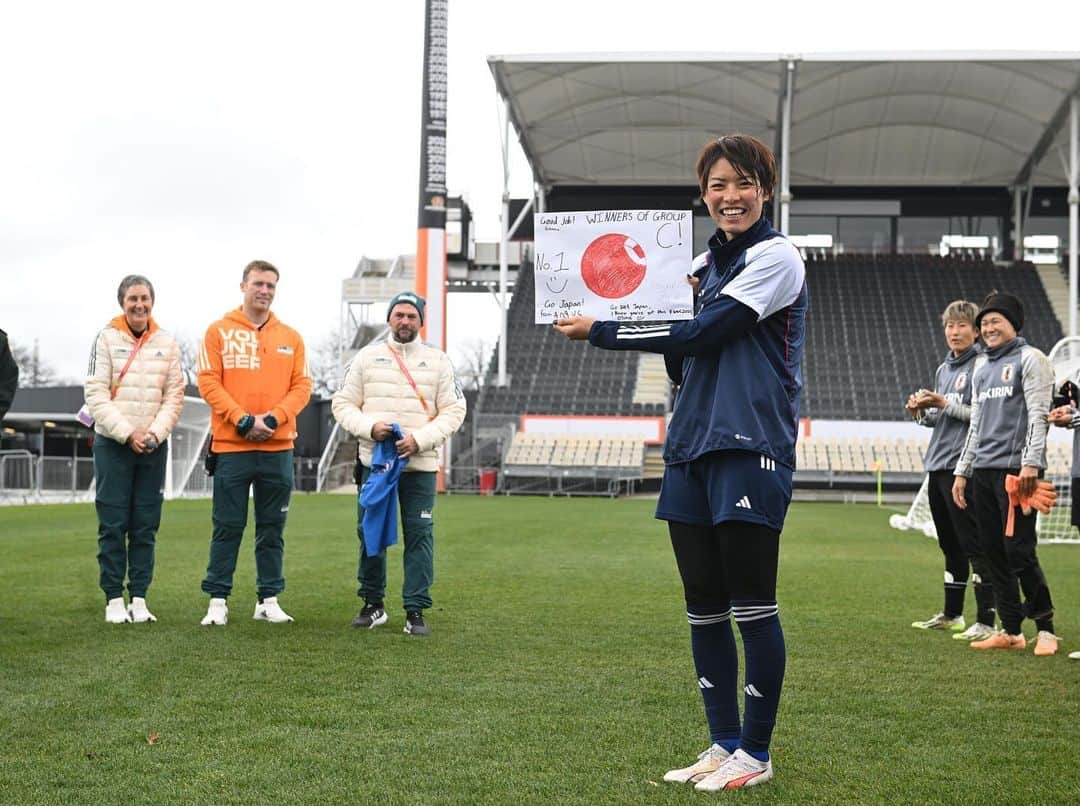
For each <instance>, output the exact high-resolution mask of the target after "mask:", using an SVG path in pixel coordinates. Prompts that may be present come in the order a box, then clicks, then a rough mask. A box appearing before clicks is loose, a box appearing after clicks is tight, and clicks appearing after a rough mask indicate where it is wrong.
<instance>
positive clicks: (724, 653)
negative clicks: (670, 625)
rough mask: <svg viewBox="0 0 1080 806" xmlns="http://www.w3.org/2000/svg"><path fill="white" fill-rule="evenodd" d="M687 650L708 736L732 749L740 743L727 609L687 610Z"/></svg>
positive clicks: (734, 656)
mask: <svg viewBox="0 0 1080 806" xmlns="http://www.w3.org/2000/svg"><path fill="white" fill-rule="evenodd" d="M686 618H687V620H688V621H689V622H690V649H691V651H692V652H693V654H694V668H695V670H696V671H697V676H698V687H699V688H700V689H701V699H702V701H703V702H704V704H705V720H706V721H707V722H708V724H709V736H710V738H711V739H712V741H713V742H714V743H716V744H719V745H721V746H723V747H724V748H725V749H726V750H728V751H734V750H735V748H736V747H737V746H738V744H739V735H740V729H739V655H738V650H737V649H736V647H735V634H734V631H733V630H732V629H731V610H730V608H729V609H727V610H724V611H722V612H719V613H700V612H691V611H689V610H687V612H686Z"/></svg>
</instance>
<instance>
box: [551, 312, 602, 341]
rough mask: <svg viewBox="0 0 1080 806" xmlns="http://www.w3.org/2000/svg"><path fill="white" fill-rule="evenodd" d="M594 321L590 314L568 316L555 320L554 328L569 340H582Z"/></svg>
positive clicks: (587, 336)
mask: <svg viewBox="0 0 1080 806" xmlns="http://www.w3.org/2000/svg"><path fill="white" fill-rule="evenodd" d="M595 321H596V320H595V319H593V318H592V317H591V316H570V317H567V318H566V319H559V320H558V321H557V322H555V329H556V330H557V331H559V332H560V333H562V334H563V335H564V336H566V338H568V339H570V340H571V341H584V340H585V339H587V338H589V330H590V329H591V328H592V326H593V322H595Z"/></svg>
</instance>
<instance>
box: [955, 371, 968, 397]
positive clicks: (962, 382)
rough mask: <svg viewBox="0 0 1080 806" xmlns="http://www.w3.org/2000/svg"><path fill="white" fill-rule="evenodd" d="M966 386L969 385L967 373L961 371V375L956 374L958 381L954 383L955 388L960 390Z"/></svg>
mask: <svg viewBox="0 0 1080 806" xmlns="http://www.w3.org/2000/svg"><path fill="white" fill-rule="evenodd" d="M965 386H967V373H966V372H961V373H960V374H959V375H957V376H956V383H955V384H953V389H955V390H956V391H957V392H959V391H960V390H961V389H963V388H964V387H965Z"/></svg>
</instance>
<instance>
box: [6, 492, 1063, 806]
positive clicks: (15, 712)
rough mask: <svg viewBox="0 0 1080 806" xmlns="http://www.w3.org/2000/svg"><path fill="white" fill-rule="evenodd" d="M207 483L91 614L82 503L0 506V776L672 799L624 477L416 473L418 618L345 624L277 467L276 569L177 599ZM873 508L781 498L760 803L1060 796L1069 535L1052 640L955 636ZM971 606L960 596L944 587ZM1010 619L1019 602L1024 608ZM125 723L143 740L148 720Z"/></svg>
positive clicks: (676, 661) (308, 513)
mask: <svg viewBox="0 0 1080 806" xmlns="http://www.w3.org/2000/svg"><path fill="white" fill-rule="evenodd" d="M209 506H210V505H209V502H207V501H181V502H175V503H169V504H167V505H166V507H165V513H164V518H163V526H162V529H161V531H160V533H159V535H158V552H157V570H156V579H155V581H154V584H153V586H152V587H151V590H150V595H149V603H150V606H151V609H152V610H153V611H154V612H155V613H156V614H157V616H158V619H159V621H158V623H157V624H148V625H122V626H112V625H107V624H105V622H104V619H103V612H104V600H103V596H102V595H101V593H100V591H99V590H98V588H97V563H96V560H95V551H96V543H95V529H96V521H95V518H94V512H93V508H92V507H90V506H85V505H73V506H47V507H46V506H42V507H5V508H0V591H2V600H0V601H2V605H0V802H3V803H20V804H22V803H79V804H84V803H86V804H89V803H110V804H112V803H208V804H209V803H215V804H218V803H330V802H335V803H346V802H347V803H379V804H386V803H401V804H406V803H409V804H411V803H424V804H436V803H469V804H471V803H496V804H503V803H506V804H511V803H512V804H519V803H580V804H596V803H612V804H626V803H692V802H701V801H702V800H703V799H705V798H707V797H709V796H706V795H703V794H701V793H695V792H694V791H693V790H692V788H690V787H675V786H673V785H670V784H663V783H662V782H661V776H662V775H663V772H664V770H666V769H668V768H670V767H673V766H681V765H683V764H685V763H688V762H689V761H690V760H692V758H693V757H694V755H695V754H696V753H697V752H698V751H700V750H701V749H702V748H703V747H704V746H705V744H706V743H707V733H706V730H705V725H704V718H703V715H702V710H701V703H700V695H699V692H698V690H697V686H696V681H695V675H694V670H693V666H692V663H691V659H690V652H689V638H688V627H687V624H686V620H685V615H684V607H683V603H682V600H681V595H680V589H679V584H678V579H677V574H676V571H675V566H674V561H673V559H672V557H671V550H670V546H669V544H668V542H667V537H666V529H665V526H664V524H662V523H660V522H658V521H655V520H653V518H652V502H650V501H646V500H614V501H612V500H606V499H604V500H566V499H548V498H535V499H533V498H503V497H498V498H472V497H443V498H440V500H439V501H438V504H437V507H436V511H435V515H436V524H437V526H436V528H437V534H436V584H435V587H434V588H433V594H434V598H435V600H436V605H435V607H434V609H433V610H431V611H430V612H429V613H428V622H429V623H430V624H431V626H432V627H433V629H434V634H433V635H432V636H431V637H430V638H428V639H418V638H413V637H410V636H406V635H404V634H402V621H403V614H402V612H401V609H400V584H401V553H400V552H401V549H400V546H398V547H395V548H393V549H391V558H390V569H391V575H390V586H389V590H388V600H387V604H388V610H389V612H390V618H391V620H390V624H389V625H388V626H386V627H382V628H379V629H376V630H372V631H358V630H353V629H351V628H350V627H349V621H350V619H351V618H352V616H353V615H355V612H356V609H357V607H358V604H357V599H356V596H355V586H356V583H355V572H356V543H357V541H356V537H355V531H354V530H355V499H353V498H350V497H348V496H305V495H297V496H296V497H295V498H294V499H293V507H292V511H291V513H290V516H289V518H290V519H289V525H288V529H287V531H286V541H287V545H286V563H285V572H286V578H287V581H288V590H287V591H286V592H285V594H284V595H283V597H282V603H283V604H284V606H285V608H286V609H287V610H288V611H289V612H290V613H291V614H292V615H293V616H295V618H296V623H294V624H288V625H272V624H266V623H261V622H254V621H252V619H251V615H252V611H253V609H254V602H255V597H254V563H253V559H252V538H251V534H250V527H249V533H248V535H247V536H246V537H245V541H244V545H243V547H242V550H241V560H240V565H239V568H238V570H237V577H236V587H235V590H234V593H233V596H232V598H231V599H230V607H231V611H230V623H229V625H228V627H226V628H224V629H220V628H214V629H210V628H202V627H200V626H199V624H198V622H199V619H200V618H201V616H202V615H203V613H204V612H205V607H206V597H205V596H204V595H203V594H201V593H200V591H199V582H200V579H201V575H202V572H203V569H204V568H205V563H206V554H207V543H208V539H209V531H210V525H209ZM888 514H889V511H888V510H882V509H877V508H874V507H869V506H855V505H847V506H845V505H839V504H799V505H796V506H794V507H793V508H792V510H791V512H790V514H789V517H788V528H787V529H786V531H785V534H784V537H783V540H782V557H781V569H780V585H779V599H780V613H781V618H782V620H783V624H784V630H785V633H786V635H787V642H788V673H787V680H786V683H785V690H784V696H783V701H782V703H781V708H780V716H779V723H778V727H777V730H776V733H775V735H774V743H773V748H772V749H773V759H774V763H775V765H776V778H775V780H774V781H772V782H771V783H769V784H767V785H766V786H762V787H758V788H755V789H751V790H747V791H745V792H743V793H725V794H724V795H723V797H735V798H738V799H741V800H743V801H749V800H753V801H754V802H762V803H961V802H963V803H978V802H983V803H995V804H999V803H1069V802H1072V803H1076V802H1080V762H1078V761H1077V758H1078V753H1080V748H1078V738H1080V705H1078V703H1080V662H1078V661H1072V660H1068V659H1067V658H1066V657H1065V654H1066V653H1067V652H1068V651H1070V650H1075V649H1080V547H1073V546H1044V547H1041V548H1040V550H1039V553H1040V557H1041V560H1042V563H1043V566H1044V568H1045V569H1046V573H1047V576H1048V578H1049V581H1050V585H1051V589H1052V591H1053V595H1054V598H1055V603H1056V606H1057V611H1058V617H1057V629H1058V632H1059V634H1061V635H1062V636H1063V637H1064V642H1063V652H1062V653H1061V654H1060V655H1058V656H1056V657H1053V658H1035V657H1034V656H1032V654H1031V652H1030V650H1028V651H1026V652H1024V653H1012V652H1008V653H1006V652H991V653H981V652H976V651H974V650H971V649H969V648H967V646H966V645H964V644H963V643H962V642H958V641H953V640H951V639H950V637H949V636H948V635H946V634H940V633H931V634H927V633H922V632H919V631H917V630H913V629H911V628H910V627H909V626H908V625H909V624H910V623H911V621H913V620H914V619H917V618H925V617H927V616H929V615H931V614H932V613H934V612H936V611H937V610H938V609H940V605H941V597H942V587H941V579H942V560H941V556H940V554H939V552H938V550H937V547H936V546H935V545H934V543H933V542H932V541H930V540H928V539H926V538H925V537H922V536H921V535H916V534H915V533H912V532H908V533H901V532H896V531H893V530H891V529H890V528H889V527H888V525H887V516H888ZM967 604H968V614H969V616H970V613H971V611H972V607H973V605H972V601H971V594H970V593H969V594H968V603H967ZM1025 629H1026V631H1027V633H1028V635H1029V637H1030V636H1031V635H1032V634H1033V627H1032V625H1031V623H1030V622H1026V623H1025ZM151 740H152V741H151Z"/></svg>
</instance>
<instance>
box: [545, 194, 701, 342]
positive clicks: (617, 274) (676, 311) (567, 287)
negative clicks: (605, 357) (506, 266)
mask: <svg viewBox="0 0 1080 806" xmlns="http://www.w3.org/2000/svg"><path fill="white" fill-rule="evenodd" d="M533 226H534V228H535V229H534V238H535V242H536V267H535V279H536V324H538V325H540V324H544V325H550V324H551V323H552V322H554V321H555V320H556V319H563V318H565V317H567V316H582V315H583V316H592V317H594V318H596V319H603V320H609V319H616V320H618V321H620V322H656V321H665V320H675V319H691V318H693V316H694V303H693V292H692V289H691V287H690V284H689V283H687V282H686V275H687V273H688V272H689V271H690V262H691V260H692V254H691V252H692V246H693V231H692V226H693V219H692V217H691V212H690V211H689V210H599V211H596V212H591V213H590V212H582V213H540V214H538V215H535V216H533Z"/></svg>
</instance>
